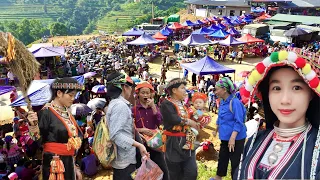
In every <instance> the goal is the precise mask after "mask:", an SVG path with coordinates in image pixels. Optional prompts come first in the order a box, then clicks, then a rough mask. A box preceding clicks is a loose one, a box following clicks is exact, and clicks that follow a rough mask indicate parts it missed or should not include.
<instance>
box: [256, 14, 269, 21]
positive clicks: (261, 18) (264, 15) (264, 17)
mask: <svg viewBox="0 0 320 180" xmlns="http://www.w3.org/2000/svg"><path fill="white" fill-rule="evenodd" d="M269 18H271V16H270V15H269V14H266V13H264V14H262V15H261V16H259V17H257V19H258V20H261V21H262V20H265V19H269Z"/></svg>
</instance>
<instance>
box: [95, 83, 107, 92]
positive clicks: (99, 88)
mask: <svg viewBox="0 0 320 180" xmlns="http://www.w3.org/2000/svg"><path fill="white" fill-rule="evenodd" d="M91 91H92V92H94V93H96V94H104V93H107V88H106V86H105V85H96V86H93V88H92V90H91Z"/></svg>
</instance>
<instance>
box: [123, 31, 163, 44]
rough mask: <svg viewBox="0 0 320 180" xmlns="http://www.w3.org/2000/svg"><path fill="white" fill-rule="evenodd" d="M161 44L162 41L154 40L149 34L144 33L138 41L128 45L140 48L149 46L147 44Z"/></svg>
mask: <svg viewBox="0 0 320 180" xmlns="http://www.w3.org/2000/svg"><path fill="white" fill-rule="evenodd" d="M159 42H162V41H159V40H156V39H155V38H153V37H152V36H150V35H149V34H146V33H143V34H142V35H141V36H140V37H138V38H137V39H136V40H133V41H131V42H127V44H130V45H139V46H140V45H147V44H157V43H159Z"/></svg>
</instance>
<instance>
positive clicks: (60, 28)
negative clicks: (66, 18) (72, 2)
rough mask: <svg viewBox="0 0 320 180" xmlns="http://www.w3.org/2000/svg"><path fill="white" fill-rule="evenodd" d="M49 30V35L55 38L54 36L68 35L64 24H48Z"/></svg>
mask: <svg viewBox="0 0 320 180" xmlns="http://www.w3.org/2000/svg"><path fill="white" fill-rule="evenodd" d="M49 29H50V34H51V35H53V36H56V35H60V36H65V35H67V34H68V29H67V27H66V26H65V25H64V24H62V23H59V22H55V23H52V24H50V27H49Z"/></svg>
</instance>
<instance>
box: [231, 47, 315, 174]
mask: <svg viewBox="0 0 320 180" xmlns="http://www.w3.org/2000/svg"><path fill="white" fill-rule="evenodd" d="M256 89H257V90H258V91H259V93H261V95H262V102H263V107H264V112H265V119H266V123H267V130H266V131H261V132H258V133H257V134H255V136H254V137H253V138H251V139H250V140H249V141H248V143H247V144H246V147H245V151H244V160H243V162H242V165H240V166H239V171H236V172H237V174H236V175H234V178H233V179H313V180H314V179H320V173H319V167H320V163H319V161H318V157H319V148H318V147H319V145H320V130H319V120H320V119H319V117H320V111H319V110H320V106H319V95H320V84H319V78H318V77H317V75H316V73H315V72H314V71H313V70H312V68H311V66H310V64H308V63H306V60H304V59H302V58H299V57H298V56H297V54H295V53H294V52H286V51H280V52H274V53H272V54H271V56H270V57H267V58H266V59H264V60H263V62H261V63H258V65H257V66H256V69H255V70H253V71H252V72H251V74H250V75H249V77H248V79H247V80H246V81H245V86H244V89H242V90H240V91H241V92H242V95H244V96H246V97H249V96H250V95H251V96H252V95H253V94H254V93H255V90H256Z"/></svg>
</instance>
